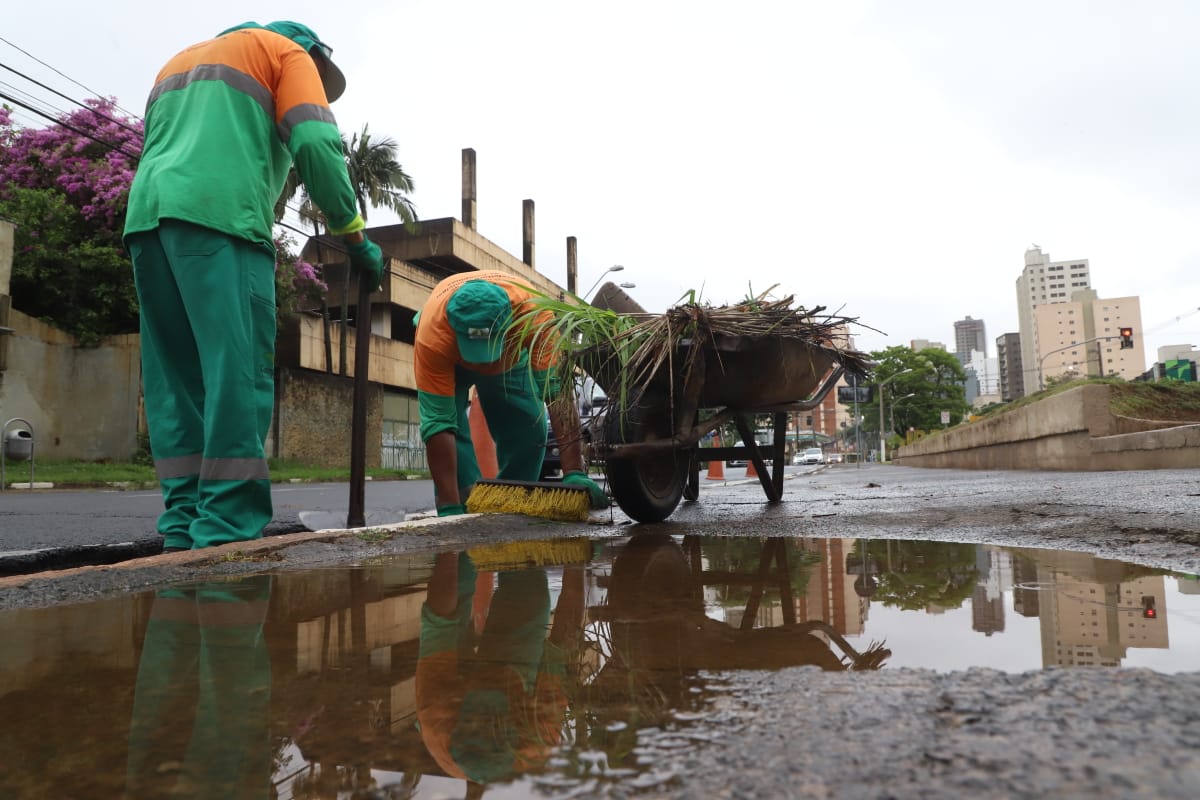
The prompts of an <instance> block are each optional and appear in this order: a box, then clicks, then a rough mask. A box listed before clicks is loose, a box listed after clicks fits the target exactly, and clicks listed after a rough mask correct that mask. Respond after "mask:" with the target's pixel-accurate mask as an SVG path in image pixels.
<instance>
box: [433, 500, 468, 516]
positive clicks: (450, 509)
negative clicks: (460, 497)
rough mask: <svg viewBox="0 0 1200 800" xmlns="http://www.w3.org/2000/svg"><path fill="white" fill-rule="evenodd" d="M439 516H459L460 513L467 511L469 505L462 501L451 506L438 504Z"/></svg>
mask: <svg viewBox="0 0 1200 800" xmlns="http://www.w3.org/2000/svg"><path fill="white" fill-rule="evenodd" d="M437 512H438V516H439V517H457V516H458V515H459V514H465V513H467V507H466V506H464V505H463V504H462V503H456V504H455V505H451V506H438V510H437Z"/></svg>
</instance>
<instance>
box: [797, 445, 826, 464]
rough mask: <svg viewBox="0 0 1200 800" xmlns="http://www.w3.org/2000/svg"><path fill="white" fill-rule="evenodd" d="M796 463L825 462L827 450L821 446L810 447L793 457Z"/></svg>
mask: <svg viewBox="0 0 1200 800" xmlns="http://www.w3.org/2000/svg"><path fill="white" fill-rule="evenodd" d="M792 461H793V463H796V464H801V465H803V464H824V463H825V451H824V450H822V449H821V448H819V447H810V448H808V449H807V450H805V451H804V452H802V453H797V454H796V456H795V458H793V459H792Z"/></svg>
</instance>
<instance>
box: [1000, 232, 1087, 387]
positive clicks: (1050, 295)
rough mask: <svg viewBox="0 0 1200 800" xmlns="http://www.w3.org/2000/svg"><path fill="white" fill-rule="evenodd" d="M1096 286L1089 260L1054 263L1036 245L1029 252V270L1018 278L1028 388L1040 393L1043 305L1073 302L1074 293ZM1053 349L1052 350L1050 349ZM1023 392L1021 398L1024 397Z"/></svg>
mask: <svg viewBox="0 0 1200 800" xmlns="http://www.w3.org/2000/svg"><path fill="white" fill-rule="evenodd" d="M1091 287H1092V279H1091V268H1090V267H1089V266H1088V260H1087V259H1086V258H1077V259H1073V260H1070V261H1051V260H1050V255H1049V254H1048V253H1043V252H1042V249H1041V248H1040V247H1038V246H1037V245H1036V244H1035V245H1031V246H1030V248H1029V249H1028V250H1026V251H1025V269H1024V271H1022V273H1021V277H1019V278H1017V323H1018V328H1019V330H1020V333H1021V364H1022V367H1023V369H1024V373H1023V376H1024V388H1025V389H1026V390H1027V391H1037V388H1038V378H1039V374H1038V367H1039V365H1038V356H1039V353H1040V352H1044V350H1043V349H1042V347H1041V343H1040V342H1039V341H1038V330H1037V322H1036V320H1035V318H1034V313H1035V310H1036V309H1037V308H1039V307H1041V306H1045V305H1053V304H1055V303H1067V302H1070V299H1071V293H1072V292H1075V291H1078V290H1079V289H1090V288H1091ZM1047 349H1049V348H1047ZM1024 395H1025V392H1022V394H1021V395H1018V396H1019V397H1023V396H1024Z"/></svg>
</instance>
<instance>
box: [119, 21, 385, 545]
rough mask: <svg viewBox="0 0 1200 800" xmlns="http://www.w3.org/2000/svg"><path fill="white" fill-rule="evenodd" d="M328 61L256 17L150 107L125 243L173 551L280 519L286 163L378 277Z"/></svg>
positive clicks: (368, 273)
mask: <svg viewBox="0 0 1200 800" xmlns="http://www.w3.org/2000/svg"><path fill="white" fill-rule="evenodd" d="M331 52H332V51H331V50H330V49H329V47H328V46H327V45H325V44H323V43H322V42H321V41H320V39H318V38H317V35H316V34H315V33H314V32H313V31H312V30H310V29H309V28H307V27H305V26H303V25H300V24H298V23H295V22H272V23H270V24H269V25H266V26H260V25H258V24H257V23H252V22H248V23H245V24H243V25H239V26H237V27H236V28H231V29H229V30H227V31H225V32H223V33H222V34H221V35H219V36H217V37H216V38H215V39H211V40H209V41H206V42H202V43H200V44H197V45H193V46H192V47H189V48H188V49H186V50H184V51H183V52H181V53H179V54H178V55H176V56H175V57H174V58H172V59H171V60H170V61H169V62H167V65H166V66H165V67H163V68H162V71H160V72H159V74H158V77H157V79H156V80H155V84H154V89H153V90H152V91H151V93H150V99H149V101H148V102H147V105H146V136H145V148H144V150H143V152H142V158H141V162H140V163H139V165H138V171H137V175H136V177H135V178H134V181H133V185H132V187H131V188H130V192H129V209H128V212H127V215H126V221H125V243H126V245H127V247H128V248H129V252H130V255H131V256H132V258H133V273H134V280H135V283H136V285H137V293H138V301H139V303H140V313H141V333H142V339H141V341H142V377H143V380H144V383H145V387H144V389H145V399H146V420H147V423H148V426H149V429H150V448H151V451H152V452H153V455H154V464H155V469H156V471H157V473H158V478H159V482H160V483H161V485H162V491H163V499H164V503H165V506H166V510H165V511H164V513H163V514H162V516H161V517H160V518H159V521H158V530H159V532H161V533H162V534H163V536H164V543H163V546H164V549H166V550H185V549H189V548H193V547H197V548H198V547H207V546H209V545H215V544H222V543H224V542H230V541H240V540H246V539H254V538H257V537H258V536H260V535H261V533H262V529H263V527H264V526H265V525H266V524H267V523H268V522H270V521H271V516H272V514H271V487H270V482H269V479H268V474H267V462H266V459H265V458H264V457H263V441H264V440H265V438H266V435H267V428H268V427H269V425H270V422H271V409H272V402H273V396H274V367H275V282H274V280H275V248H274V244H273V241H272V236H271V230H272V225H273V222H274V218H275V217H274V212H275V203H276V201H277V200H278V199H279V195H280V192H281V191H282V189H283V186H284V181H285V180H286V178H287V176H288V170H289V168H290V167H291V166H292V164H293V163H294V164H295V166H296V169H297V171H298V172H299V174H300V178H301V179H302V180H303V181H304V186H305V188H306V190H307V191H308V194H309V196H310V197H311V198H312V200H313V202H314V203H315V204H316V205H317V206H318V207H319V208H320V209H321V210H322V211H323V212H324V214H325V217H326V219H327V220H328V222H329V230H330V231H331V232H332V233H334V234H336V235H341V236H344V237H345V242H346V247H347V250H348V252H349V256H350V262H351V264H352V265H353V266H354V267H355V268H356V269H358V270H360V271H363V272H364V273H365V274H364V279H366V280H369V281H371V283H372V286H378V285H379V282H380V280H381V278H382V274H383V257H382V254H381V253H380V251H379V248H378V246H376V245H375V244H373V243H371V242H369V241H367V239H366V238H365V237H364V236H363V234H362V228H363V220H362V217H360V216H359V214H358V207H357V201H356V200H355V195H354V190H353V188H352V186H351V184H350V179H349V175H348V173H347V171H346V164H345V161H344V160H343V157H342V140H341V134H340V133H339V131H338V128H337V123H336V122H335V121H334V119H333V115H332V114H331V113H330V111H329V103H330V102H332V101H333V100H335V99H337V97H338V96H340V95H341V93H342V91H343V90H344V89H345V85H346V82H345V79H344V78H343V77H342V73H341V71H340V70H339V69H338V68H337V67H336V66H334V64H333V62H332V61H330V60H329V54H330V53H331Z"/></svg>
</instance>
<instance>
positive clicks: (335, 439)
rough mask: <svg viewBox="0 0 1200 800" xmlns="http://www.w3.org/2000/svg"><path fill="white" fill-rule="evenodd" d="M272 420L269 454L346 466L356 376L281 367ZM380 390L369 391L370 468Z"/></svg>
mask: <svg viewBox="0 0 1200 800" xmlns="http://www.w3.org/2000/svg"><path fill="white" fill-rule="evenodd" d="M275 400H276V407H275V416H274V419H275V424H274V425H273V436H272V439H271V442H269V443H268V444H269V447H270V450H269V451H268V452H269V455H271V456H273V457H277V458H282V459H285V460H288V461H299V462H302V463H305V464H312V465H317V466H325V467H347V466H349V464H350V427H351V410H352V409H353V404H354V380H353V379H352V378H343V377H340V376H337V375H327V374H325V373H323V372H311V371H307V370H295V369H289V368H286V367H280V368H279V369H278V373H277V375H276V384H275ZM382 421H383V389H382V387H380V386H379V385H378V384H370V385H369V386H368V390H367V434H366V439H367V450H366V462H367V467H368V468H374V467H378V466H379V463H380V442H381V441H382V439H383V428H382Z"/></svg>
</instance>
